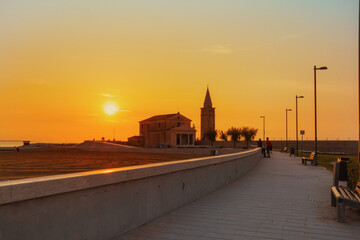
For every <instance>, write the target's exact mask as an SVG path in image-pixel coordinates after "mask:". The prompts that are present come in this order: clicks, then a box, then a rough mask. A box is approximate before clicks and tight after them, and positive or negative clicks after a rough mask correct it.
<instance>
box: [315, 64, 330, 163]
mask: <svg viewBox="0 0 360 240" xmlns="http://www.w3.org/2000/svg"><path fill="white" fill-rule="evenodd" d="M317 70H327V67H325V66H324V67H319V68H317V67H316V65H314V102H315V104H314V105H315V146H314V147H315V151H314V152H315V158H314V159H315V160H314V165H315V166H316V165H317V110H316V71H317Z"/></svg>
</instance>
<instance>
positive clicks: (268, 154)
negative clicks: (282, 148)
mask: <svg viewBox="0 0 360 240" xmlns="http://www.w3.org/2000/svg"><path fill="white" fill-rule="evenodd" d="M265 143H266V152H267V157H270V149H271V148H272V143H271V141H270V140H269V138H268V137H267V138H266V142H265Z"/></svg>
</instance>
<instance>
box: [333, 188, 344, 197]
mask: <svg viewBox="0 0 360 240" xmlns="http://www.w3.org/2000/svg"><path fill="white" fill-rule="evenodd" d="M331 191H332V192H333V193H334V197H336V198H338V197H341V196H342V195H341V193H340V192H339V189H338V187H335V186H334V187H332V188H331Z"/></svg>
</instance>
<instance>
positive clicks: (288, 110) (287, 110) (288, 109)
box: [286, 108, 292, 150]
mask: <svg viewBox="0 0 360 240" xmlns="http://www.w3.org/2000/svg"><path fill="white" fill-rule="evenodd" d="M290 111H292V109H290V108H287V109H286V150H287V149H288V116H287V115H288V114H287V113H288V112H290Z"/></svg>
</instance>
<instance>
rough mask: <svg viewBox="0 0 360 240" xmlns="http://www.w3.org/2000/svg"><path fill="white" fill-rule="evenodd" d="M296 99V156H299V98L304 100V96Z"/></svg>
mask: <svg viewBox="0 0 360 240" xmlns="http://www.w3.org/2000/svg"><path fill="white" fill-rule="evenodd" d="M295 98H296V156H299V124H298V122H299V120H298V98H304V96H298V95H296V96H295Z"/></svg>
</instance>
